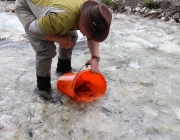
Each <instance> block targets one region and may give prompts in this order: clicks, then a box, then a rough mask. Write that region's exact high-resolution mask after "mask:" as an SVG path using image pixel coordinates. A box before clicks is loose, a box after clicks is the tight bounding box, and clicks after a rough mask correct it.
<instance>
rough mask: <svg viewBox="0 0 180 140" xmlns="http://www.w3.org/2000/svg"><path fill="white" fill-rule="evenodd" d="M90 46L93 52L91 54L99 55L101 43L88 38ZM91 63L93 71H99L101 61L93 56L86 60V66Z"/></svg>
mask: <svg viewBox="0 0 180 140" xmlns="http://www.w3.org/2000/svg"><path fill="white" fill-rule="evenodd" d="M87 44H88V47H89V50H90V53H91V56H97V57H99V43H98V42H95V41H93V40H88V43H87ZM88 64H90V65H91V71H92V72H94V73H99V62H98V61H97V59H95V58H92V57H91V59H89V60H88V61H87V62H86V66H87V65H88Z"/></svg>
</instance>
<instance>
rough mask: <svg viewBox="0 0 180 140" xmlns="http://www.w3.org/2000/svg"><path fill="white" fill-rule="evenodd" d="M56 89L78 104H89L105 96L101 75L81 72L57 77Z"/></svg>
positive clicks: (103, 80)
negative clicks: (78, 102)
mask: <svg viewBox="0 0 180 140" xmlns="http://www.w3.org/2000/svg"><path fill="white" fill-rule="evenodd" d="M57 89H58V90H59V91H60V92H62V93H64V94H67V95H69V96H70V97H72V98H74V99H75V100H77V101H80V102H91V101H94V100H97V99H99V98H100V97H102V96H103V95H104V94H105V91H106V81H105V79H104V77H103V75H102V74H100V73H98V74H95V73H92V72H91V71H90V70H82V71H80V72H79V73H77V72H69V73H66V74H63V75H62V76H61V77H59V79H58V81H57Z"/></svg>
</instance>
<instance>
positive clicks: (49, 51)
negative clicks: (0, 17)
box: [16, 0, 56, 89]
mask: <svg viewBox="0 0 180 140" xmlns="http://www.w3.org/2000/svg"><path fill="white" fill-rule="evenodd" d="M16 14H17V16H18V18H19V20H20V21H21V23H22V24H23V26H24V28H25V31H26V34H27V37H28V38H29V41H30V43H31V45H32V47H33V49H34V50H35V52H36V75H37V85H49V84H50V78H49V77H50V75H51V63H52V58H53V57H55V55H56V46H55V44H54V42H51V41H44V40H40V39H38V38H36V37H34V36H33V35H32V34H30V33H29V32H28V28H29V25H30V23H31V22H32V21H34V20H36V17H35V16H34V15H33V13H32V12H31V10H30V9H29V7H28V5H27V3H26V1H25V0H17V1H16ZM38 77H39V78H40V79H41V77H46V78H47V79H48V80H45V81H47V83H46V84H39V83H40V82H42V80H39V79H38ZM40 88H41V89H42V86H41V87H40ZM44 88H46V86H44Z"/></svg>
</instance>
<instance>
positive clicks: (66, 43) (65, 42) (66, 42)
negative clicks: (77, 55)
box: [58, 35, 74, 49]
mask: <svg viewBox="0 0 180 140" xmlns="http://www.w3.org/2000/svg"><path fill="white" fill-rule="evenodd" d="M58 43H59V45H60V46H61V47H62V48H65V49H69V48H71V47H72V46H74V43H73V42H72V38H71V37H70V36H68V35H64V36H61V37H60V39H59V41H58Z"/></svg>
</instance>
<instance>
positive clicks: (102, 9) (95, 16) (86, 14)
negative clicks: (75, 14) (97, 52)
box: [81, 1, 112, 42]
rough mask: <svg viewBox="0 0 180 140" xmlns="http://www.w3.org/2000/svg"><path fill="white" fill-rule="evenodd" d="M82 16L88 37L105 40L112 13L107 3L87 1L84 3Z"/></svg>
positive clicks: (97, 40)
mask: <svg viewBox="0 0 180 140" xmlns="http://www.w3.org/2000/svg"><path fill="white" fill-rule="evenodd" d="M81 18H82V20H83V25H84V28H85V31H86V33H87V35H88V38H90V39H92V40H94V41H96V42H102V41H104V40H105V39H106V38H107V36H108V34H109V30H110V25H111V20H112V13H111V11H110V10H109V8H108V7H107V6H106V5H105V4H101V3H97V2H96V1H86V2H84V3H83V5H82V9H81Z"/></svg>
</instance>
